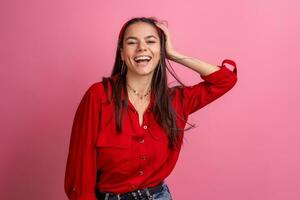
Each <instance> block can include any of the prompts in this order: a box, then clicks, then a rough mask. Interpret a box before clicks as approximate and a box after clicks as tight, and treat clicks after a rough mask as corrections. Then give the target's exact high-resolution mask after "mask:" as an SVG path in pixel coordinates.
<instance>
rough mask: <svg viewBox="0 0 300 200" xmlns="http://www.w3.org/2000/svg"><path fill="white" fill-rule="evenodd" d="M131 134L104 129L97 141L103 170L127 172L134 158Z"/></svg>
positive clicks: (99, 159)
mask: <svg viewBox="0 0 300 200" xmlns="http://www.w3.org/2000/svg"><path fill="white" fill-rule="evenodd" d="M131 140H132V139H131V135H129V134H128V133H121V134H117V133H116V132H115V131H109V130H107V131H102V132H101V133H100V134H99V135H98V137H97V142H96V148H97V152H98V164H99V168H100V170H101V171H109V172H110V173H113V172H117V173H123V174H124V173H127V172H128V170H129V169H130V163H131V162H130V161H132V158H133V152H132V148H131V146H132V142H131Z"/></svg>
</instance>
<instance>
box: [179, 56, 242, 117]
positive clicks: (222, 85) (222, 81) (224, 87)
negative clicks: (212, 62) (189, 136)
mask: <svg viewBox="0 0 300 200" xmlns="http://www.w3.org/2000/svg"><path fill="white" fill-rule="evenodd" d="M225 63H229V64H231V65H233V66H234V70H233V71H231V70H229V69H228V68H227V67H226V66H225V65H224V64H225ZM219 67H220V69H219V70H217V71H215V72H213V73H211V74H208V75H206V76H204V75H200V77H201V78H202V79H203V80H204V81H202V82H200V83H198V84H196V85H193V86H186V87H182V90H183V91H182V92H183V95H184V96H183V97H184V98H183V102H184V103H183V106H184V108H183V110H184V111H185V112H186V113H185V115H189V114H192V113H194V112H195V111H197V110H199V109H201V108H203V107H204V106H206V105H207V104H209V103H211V102H212V101H214V100H215V99H217V98H219V97H220V96H222V95H223V94H225V93H226V92H227V91H229V90H230V89H231V88H232V87H233V86H234V85H235V84H236V82H237V70H236V64H235V63H234V62H233V61H232V60H228V59H226V60H224V61H223V62H222V66H219Z"/></svg>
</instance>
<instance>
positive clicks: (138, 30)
mask: <svg viewBox="0 0 300 200" xmlns="http://www.w3.org/2000/svg"><path fill="white" fill-rule="evenodd" d="M149 35H154V36H156V37H157V38H159V37H158V33H157V30H156V28H155V27H154V26H153V25H151V24H148V23H145V22H137V23H134V24H131V25H129V26H128V27H127V29H126V31H125V34H124V39H126V38H127V37H129V36H131V37H137V38H144V37H146V36H149Z"/></svg>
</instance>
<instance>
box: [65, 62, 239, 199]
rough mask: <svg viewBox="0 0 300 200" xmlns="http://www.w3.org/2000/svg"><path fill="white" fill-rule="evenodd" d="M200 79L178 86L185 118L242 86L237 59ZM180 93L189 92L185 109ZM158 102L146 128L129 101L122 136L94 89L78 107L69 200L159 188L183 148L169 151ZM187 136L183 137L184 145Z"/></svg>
mask: <svg viewBox="0 0 300 200" xmlns="http://www.w3.org/2000/svg"><path fill="white" fill-rule="evenodd" d="M226 62H228V63H229V64H232V65H233V66H234V67H235V68H234V70H233V72H232V71H231V70H229V69H228V68H226V67H225V65H224V63H226ZM200 76H201V78H202V79H203V80H204V81H202V82H199V83H198V84H196V85H193V86H186V87H174V88H172V89H173V90H172V91H173V93H172V94H173V95H172V105H173V108H174V109H175V111H176V112H177V113H178V114H179V115H180V116H183V117H184V120H187V118H188V116H189V115H190V114H191V113H193V112H195V111H197V110H199V109H200V108H202V107H204V106H205V105H207V104H209V103H210V102H212V101H214V100H215V99H217V98H218V97H220V96H222V95H223V94H225V93H226V92H227V91H229V90H230V89H231V88H232V87H233V86H234V85H235V83H236V82H237V70H236V66H235V63H234V62H233V61H231V60H224V61H223V63H222V66H220V69H219V70H218V71H215V72H213V73H211V74H209V75H206V76H203V75H200ZM108 85H110V84H108ZM109 89H110V87H109ZM179 90H183V94H184V104H183V105H182V104H181V103H180V94H179ZM109 91H110V90H109ZM169 91H171V88H169ZM124 98H125V95H124V93H123V92H122V100H124ZM153 102H154V96H153V95H152V96H151V100H150V103H149V105H148V108H147V109H146V111H145V113H144V116H143V117H144V118H143V124H142V125H141V126H140V124H139V119H138V113H137V111H136V110H135V108H134V107H133V105H132V104H131V102H130V101H129V100H128V107H127V110H126V113H125V116H124V119H123V125H122V128H123V132H122V133H121V134H119V135H117V134H116V128H115V117H114V105H113V102H112V103H108V102H107V99H106V94H105V91H104V87H103V84H102V82H96V83H94V84H92V85H91V86H90V87H89V88H88V90H87V91H86V93H85V94H84V96H83V98H82V100H81V102H80V104H79V106H78V108H77V111H76V114H75V117H74V121H73V127H72V132H71V139H70V146H69V154H68V160H67V165H66V172H65V192H66V194H67V196H68V197H69V199H72V200H96V199H97V198H96V196H95V189H98V190H101V191H105V192H113V193H124V192H129V191H133V190H136V189H138V188H145V187H151V186H154V185H157V184H158V183H160V182H162V181H163V180H164V179H165V178H166V177H168V176H169V174H170V173H171V172H172V170H173V169H174V167H175V164H176V162H177V159H178V156H179V153H180V149H178V150H173V151H172V150H170V149H169V148H168V138H167V135H166V133H165V130H163V129H162V128H161V127H160V126H159V125H158V123H157V122H156V121H155V120H154V115H153V112H152V111H151V108H152V106H153ZM177 123H178V128H184V127H185V125H186V122H185V121H183V120H179V119H178V120H177ZM183 135H184V134H183V132H181V133H180V134H179V141H180V142H181V144H182V139H183Z"/></svg>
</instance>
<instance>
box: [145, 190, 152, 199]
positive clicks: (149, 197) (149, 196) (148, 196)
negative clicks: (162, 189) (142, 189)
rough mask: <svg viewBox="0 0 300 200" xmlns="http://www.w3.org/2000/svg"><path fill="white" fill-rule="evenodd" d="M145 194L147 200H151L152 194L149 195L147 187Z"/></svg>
mask: <svg viewBox="0 0 300 200" xmlns="http://www.w3.org/2000/svg"><path fill="white" fill-rule="evenodd" d="M146 194H147V198H148V199H149V200H153V198H152V196H151V195H150V192H149V190H148V188H146Z"/></svg>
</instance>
